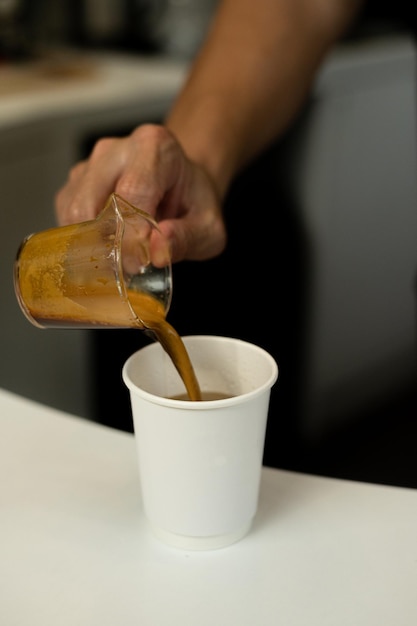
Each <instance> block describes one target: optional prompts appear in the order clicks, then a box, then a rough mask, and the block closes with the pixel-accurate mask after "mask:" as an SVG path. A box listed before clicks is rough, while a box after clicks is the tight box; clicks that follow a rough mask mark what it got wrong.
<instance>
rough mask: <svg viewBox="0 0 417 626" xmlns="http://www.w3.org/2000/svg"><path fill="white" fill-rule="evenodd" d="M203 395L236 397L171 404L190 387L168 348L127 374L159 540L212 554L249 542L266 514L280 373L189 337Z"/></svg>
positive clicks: (225, 342) (141, 358)
mask: <svg viewBox="0 0 417 626" xmlns="http://www.w3.org/2000/svg"><path fill="white" fill-rule="evenodd" d="M183 340H184V343H185V346H186V348H187V351H188V353H189V355H190V358H191V361H192V363H193V366H194V369H195V372H196V375H197V378H198V380H199V383H200V387H201V390H202V392H204V391H211V392H213V391H215V392H219V393H224V394H228V395H229V396H231V397H228V398H226V399H221V400H212V401H202V402H189V401H186V400H172V399H170V398H172V396H176V395H178V394H182V393H184V391H185V390H184V384H183V382H182V380H181V379H180V377H179V375H178V373H177V371H176V369H175V367H174V366H173V364H172V362H171V359H170V358H169V357H168V355H167V354H166V353H165V352H164V350H163V349H162V347H161V346H160V344H159V343H153V344H150V345H148V346H146V347H145V348H142V349H141V350H139V351H138V352H136V353H135V354H133V355H132V356H131V357H130V358H129V359H128V360H127V361H126V363H125V365H124V367H123V380H124V382H125V384H126V385H127V387H128V389H129V391H130V399H131V405H132V415H133V422H134V430H135V439H136V443H137V451H138V460H139V473H140V481H141V487H142V497H143V505H144V510H145V514H146V516H147V518H148V520H149V522H150V524H151V527H152V530H153V531H154V533H155V534H156V536H157V537H159V539H161V540H162V541H164V542H165V543H168V544H170V545H173V546H176V547H178V548H183V549H187V550H211V549H216V548H221V547H225V546H227V545H229V544H231V543H234V542H236V541H238V540H239V539H241V538H242V537H243V536H244V535H246V533H247V532H248V531H249V529H250V527H251V524H252V521H253V518H254V516H255V513H256V510H257V505H258V494H259V483H260V476H261V469H262V458H263V449H264V442H265V429H266V421H267V414H268V406H269V398H270V391H271V387H272V386H273V385H274V383H275V382H276V380H277V377H278V366H277V364H276V362H275V360H274V359H273V358H272V356H271V355H269V354H268V353H267V352H265V350H263V349H261V348H259V347H258V346H255V345H253V344H251V343H247V342H244V341H241V340H239V339H232V338H227V337H216V336H190V337H184V338H183Z"/></svg>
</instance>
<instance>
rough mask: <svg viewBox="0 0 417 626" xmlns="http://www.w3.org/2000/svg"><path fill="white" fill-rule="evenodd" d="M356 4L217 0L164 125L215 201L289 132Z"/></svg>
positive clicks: (326, 0) (315, 0)
mask: <svg viewBox="0 0 417 626" xmlns="http://www.w3.org/2000/svg"><path fill="white" fill-rule="evenodd" d="M359 6H360V0H257V2H256V3H254V2H253V0H224V1H223V2H222V3H221V4H220V7H219V11H218V13H217V15H216V18H215V20H214V23H213V26H212V28H211V30H210V33H209V35H208V38H207V41H206V43H205V45H204V46H203V48H202V50H201V52H200V54H199V56H198V57H197V59H196V61H195V63H194V65H193V67H192V70H191V72H190V75H189V78H188V81H187V82H186V84H185V86H184V88H183V90H182V92H181V93H180V94H179V96H178V98H177V100H176V102H175V104H174V106H173V109H172V111H171V112H170V114H169V116H168V118H167V120H166V124H167V126H168V127H169V128H170V129H171V130H172V131H173V133H174V134H175V135H176V136H177V138H178V139H179V141H180V143H181V144H182V146H183V148H184V150H185V152H186V153H187V155H188V156H189V157H190V158H192V159H193V160H195V161H196V162H198V163H200V164H201V165H202V166H203V167H204V168H205V169H206V171H207V172H208V173H209V175H210V176H211V177H212V179H213V181H214V182H215V185H216V186H217V189H218V191H219V194H220V197H223V196H224V194H225V193H226V191H227V188H228V186H229V184H230V181H231V180H232V178H233V177H234V176H235V174H236V173H237V172H238V171H239V170H240V169H241V168H242V166H244V165H245V164H246V163H247V162H248V161H249V160H251V159H252V158H253V157H254V156H256V155H257V154H258V153H259V152H260V151H261V150H262V149H264V148H265V147H266V146H267V145H268V144H269V143H270V142H271V141H272V140H273V139H274V138H276V137H277V136H279V134H280V133H281V132H282V131H283V130H284V129H285V128H287V127H288V125H289V124H290V122H291V121H292V120H293V118H294V116H295V115H296V113H297V112H298V110H299V108H300V106H301V105H302V103H303V102H304V100H305V98H306V95H307V93H308V91H309V89H310V87H311V83H312V80H313V79H314V76H315V73H316V71H317V69H318V67H319V66H320V63H321V62H322V60H323V58H324V56H325V55H326V53H327V52H328V51H329V49H330V48H331V47H332V45H333V44H334V43H335V42H336V41H337V40H338V39H339V37H340V36H341V35H342V33H343V32H344V30H345V29H346V28H347V27H348V25H349V23H350V21H351V20H352V18H353V16H354V15H355V13H356V12H357V10H358V7H359Z"/></svg>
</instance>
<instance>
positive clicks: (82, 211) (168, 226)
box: [55, 124, 226, 263]
mask: <svg viewBox="0 0 417 626" xmlns="http://www.w3.org/2000/svg"><path fill="white" fill-rule="evenodd" d="M112 192H115V193H118V194H119V195H120V196H122V197H123V198H125V199H126V200H127V201H128V202H130V203H131V204H133V205H135V206H137V207H139V208H141V209H142V210H143V211H146V212H147V213H149V214H150V215H151V216H152V217H154V218H155V219H156V220H157V221H158V223H159V228H160V230H161V232H162V233H163V234H164V235H165V237H166V238H167V240H168V242H169V245H170V249H171V259H172V262H173V263H175V262H178V261H182V260H185V259H188V260H195V261H197V260H206V259H210V258H212V257H215V256H217V255H218V254H220V253H221V252H222V251H223V249H224V247H225V245H226V230H225V225H224V221H223V217H222V212H221V206H220V201H219V198H218V194H217V191H216V189H215V186H214V184H213V182H212V181H211V179H210V177H209V176H208V174H207V173H206V172H205V171H204V169H203V168H202V167H200V166H199V165H198V164H196V163H194V162H192V161H191V160H189V159H188V158H187V157H186V155H185V154H184V152H183V150H182V148H181V146H180V144H179V143H178V141H177V140H176V139H175V137H174V136H173V134H172V133H171V132H170V131H169V130H168V129H166V128H165V127H163V126H159V125H154V124H144V125H142V126H139V127H137V128H136V129H135V130H134V131H133V132H132V133H131V134H130V135H128V136H127V137H123V138H104V139H101V140H99V141H98V142H97V143H96V145H95V147H94V148H93V151H92V153H91V155H90V157H89V158H88V159H87V160H85V161H81V162H80V163H78V164H77V165H75V166H74V167H73V168H72V169H71V171H70V173H69V177H68V180H67V182H66V184H65V185H64V186H63V187H62V188H61V189H60V190H59V191H58V193H57V194H56V197H55V208H56V216H57V220H58V223H59V224H60V225H66V224H72V223H75V222H81V221H86V220H92V219H94V218H95V217H96V216H97V215H98V213H99V212H100V211H101V210H102V208H103V207H104V205H105V203H106V201H107V198H108V196H109V195H110V194H111V193H112Z"/></svg>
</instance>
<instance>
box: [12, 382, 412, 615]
mask: <svg viewBox="0 0 417 626" xmlns="http://www.w3.org/2000/svg"><path fill="white" fill-rule="evenodd" d="M161 436H162V435H161ZM0 470H1V483H0V624H2V626H3V625H4V626H26V625H27V626H38V625H39V626H67V625H68V626H70V625H71V626H87V625H88V626H96V625H97V626H115V625H119V624H120V625H122V626H130V625H136V624H138V625H139V624H140V625H141V626H168V625H169V626H176V625H177V624H178V626H188V625H189V626H197V625H198V626H216V625H219V626H223V625H225V626H233V625H236V626H246V625H248V626H249V625H250V626H257V625H259V626H278V625H283V626H295V625H296V626H316V625H317V626H318V625H320V626H326V625H329V626H345V625H346V626H347V625H349V626H362V625H363V626H373V625H375V626H415V625H416V624H417V491H414V490H409V489H401V488H394V487H384V486H380V485H369V484H361V483H355V482H349V481H341V480H334V479H328V478H322V477H314V476H309V475H304V474H297V473H292V472H287V471H280V470H272V469H264V471H263V475H262V485H261V496H260V504H259V512H258V515H257V517H256V520H255V523H254V526H253V529H252V531H251V533H250V534H249V535H248V536H247V537H246V538H245V539H243V540H242V541H240V542H239V543H236V544H235V545H233V546H231V547H229V548H226V549H223V550H217V551H213V552H203V553H197V552H182V551H178V550H175V549H173V548H169V547H166V546H165V545H163V544H161V543H159V542H158V540H156V539H154V537H153V536H152V535H151V533H150V531H149V530H148V528H147V526H146V522H145V520H144V517H143V513H142V508H141V497H140V489H139V476H138V470H137V464H136V451H135V443H134V437H133V436H132V435H130V434H128V433H122V432H118V431H114V430H111V429H109V428H107V427H103V426H101V425H97V424H93V423H90V422H87V421H84V420H82V419H80V418H77V417H74V416H70V415H67V414H64V413H60V412H58V411H56V410H55V409H51V408H49V407H45V406H42V405H39V404H34V403H33V402H31V401H30V400H27V399H23V398H20V397H18V396H16V395H13V394H11V393H9V392H6V391H1V390H0Z"/></svg>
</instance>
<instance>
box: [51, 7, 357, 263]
mask: <svg viewBox="0 0 417 626" xmlns="http://www.w3.org/2000/svg"><path fill="white" fill-rule="evenodd" d="M361 4H362V3H361V0H257V2H253V0H223V1H222V2H220V3H219V6H218V10H217V12H216V14H215V16H214V18H213V23H212V26H211V28H210V30H209V33H208V35H207V38H206V41H205V43H204V44H203V46H202V48H201V50H200V52H199V54H198V55H197V56H196V58H195V60H194V62H193V63H192V65H191V68H190V71H189V75H188V79H187V80H186V82H185V84H184V86H183V88H182V89H181V91H180V93H179V94H178V96H177V98H176V100H175V103H174V105H173V107H172V109H171V111H170V112H169V114H168V116H167V118H166V120H165V122H164V123H163V124H161V125H155V124H143V125H140V126H138V127H137V128H135V129H134V130H133V131H132V133H131V134H130V135H128V136H126V137H123V138H103V139H101V140H99V141H98V142H97V144H96V145H95V147H94V148H93V150H92V153H91V155H90V156H89V158H88V159H86V160H85V161H82V162H80V163H78V164H77V165H75V166H74V167H73V168H72V170H71V171H70V173H69V177H68V180H67V182H66V183H65V185H64V186H63V188H62V189H60V190H59V191H58V193H57V195H56V202H55V206H56V216H57V220H58V223H59V224H60V225H64V224H69V223H74V222H78V221H83V220H87V219H93V218H94V217H95V216H96V215H97V214H98V212H99V211H100V210H101V209H102V207H103V206H104V204H105V202H106V199H107V197H108V196H109V195H110V193H112V192H113V191H115V192H116V193H118V194H120V195H121V196H123V197H125V198H126V199H127V200H128V201H129V202H131V203H132V204H134V205H136V206H139V207H141V208H142V209H143V210H145V211H147V212H148V213H150V214H151V215H152V216H153V217H155V218H156V219H157V220H158V222H159V226H160V229H161V230H162V232H163V233H164V234H165V236H166V237H167V238H168V241H169V243H170V248H171V255H172V261H173V262H174V263H175V262H178V261H181V260H185V259H188V260H206V259H210V258H212V257H215V256H217V255H218V254H220V253H221V252H222V251H223V250H224V248H225V246H226V245H227V233H226V230H225V225H224V222H223V217H222V203H223V200H224V197H225V195H226V193H227V191H228V188H229V186H230V184H231V182H232V180H233V178H234V177H235V176H236V175H237V173H238V172H239V171H240V170H241V169H242V167H243V166H245V165H246V164H247V163H248V162H250V161H251V160H252V159H254V158H255V157H256V156H257V155H258V154H259V153H260V152H262V150H264V149H265V148H266V147H268V145H269V144H270V143H271V142H272V141H274V140H276V139H277V138H278V137H279V136H280V134H281V133H282V132H283V131H285V130H286V129H287V128H288V126H289V125H290V124H291V122H292V121H293V119H294V117H295V116H296V115H297V113H298V111H299V109H300V107H301V106H302V105H303V103H304V102H305V99H306V97H307V95H308V93H309V91H310V89H311V85H312V82H313V80H314V78H315V75H316V72H317V70H318V69H319V68H320V65H321V64H322V62H323V60H324V59H325V57H326V55H327V54H328V53H329V52H330V51H331V49H332V48H333V46H334V44H335V43H336V42H337V41H338V40H339V39H340V38H341V36H342V35H343V34H344V33H345V32H346V30H347V29H348V28H349V26H350V25H351V23H352V21H353V20H354V18H355V16H356V15H357V13H358V11H359V9H360V7H361ZM226 60H227V62H226Z"/></svg>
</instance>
